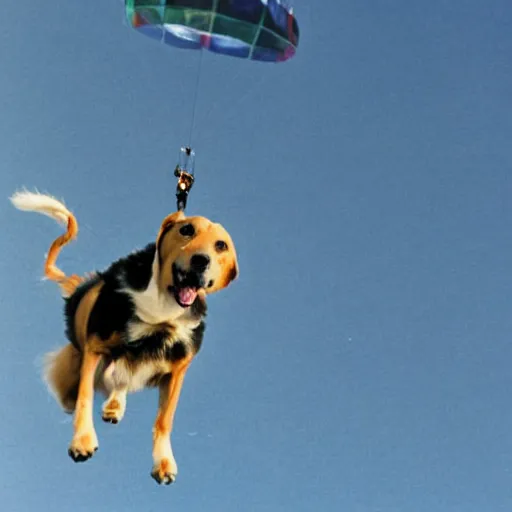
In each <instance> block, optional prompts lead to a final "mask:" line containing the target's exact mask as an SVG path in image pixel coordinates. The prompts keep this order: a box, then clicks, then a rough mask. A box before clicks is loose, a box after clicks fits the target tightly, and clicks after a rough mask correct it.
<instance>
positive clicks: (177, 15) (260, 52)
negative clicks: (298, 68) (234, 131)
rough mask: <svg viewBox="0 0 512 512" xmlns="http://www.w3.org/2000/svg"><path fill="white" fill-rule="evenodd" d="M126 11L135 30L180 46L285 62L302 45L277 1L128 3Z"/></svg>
mask: <svg viewBox="0 0 512 512" xmlns="http://www.w3.org/2000/svg"><path fill="white" fill-rule="evenodd" d="M125 11H126V17H127V19H128V22H129V23H130V25H131V26H132V27H133V28H134V29H135V30H137V31H139V32H142V33H143V34H145V35H147V36H149V37H152V38H154V39H157V40H159V41H161V42H163V43H165V44H168V45H170V46H174V47H177V48H184V49H191V50H201V49H203V48H204V49H206V50H209V51H211V52H215V53H220V54H224V55H230V56H232V57H240V58H244V59H251V60H257V61H266V62H283V61H286V60H288V59H290V58H291V57H293V56H294V55H295V51H296V49H297V46H298V42H299V27H298V24H297V21H296V19H295V17H294V15H293V14H292V13H291V12H290V11H289V10H288V9H287V8H286V7H284V6H283V5H282V4H281V3H280V1H279V0H125Z"/></svg>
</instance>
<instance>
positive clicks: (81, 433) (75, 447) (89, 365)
mask: <svg viewBox="0 0 512 512" xmlns="http://www.w3.org/2000/svg"><path fill="white" fill-rule="evenodd" d="M100 359H101V355H100V354H96V353H94V352H92V351H91V350H90V349H89V348H88V347H87V345H86V346H85V349H84V355H83V360H82V367H81V370H80V384H79V386H78V398H77V401H76V408H75V418H74V435H73V439H72V441H71V444H70V446H69V450H68V453H69V456H70V457H71V458H72V459H73V460H74V461H75V462H83V461H85V460H87V459H89V458H91V457H92V456H93V454H94V452H95V451H96V450H97V449H98V438H97V436H96V431H95V430H94V423H93V417H92V408H93V399H94V375H95V372H96V368H97V367H98V363H99V361H100Z"/></svg>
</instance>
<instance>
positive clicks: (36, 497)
mask: <svg viewBox="0 0 512 512" xmlns="http://www.w3.org/2000/svg"><path fill="white" fill-rule="evenodd" d="M32 4H37V5H32ZM294 5H295V13H296V15H297V17H298V19H299V23H300V28H301V41H300V47H299V51H298V53H297V55H296V57H295V58H294V59H292V60H291V61H289V62H287V63H284V64H280V65H266V64H258V63H253V62H245V61H240V60H237V59H230V58H223V57H220V56H215V55H211V54H204V55H203V66H202V74H201V81H200V90H199V99H198V110H197V117H196V129H195V130H194V138H193V145H194V147H195V149H196V152H197V164H196V177H197V182H196V185H195V186H194V189H193V191H192V193H191V196H190V200H189V206H188V212H189V213H190V214H200V215H205V216H208V217H211V218H213V219H215V220H218V221H220V222H222V223H223V224H224V225H225V226H226V227H227V229H228V230H229V231H230V232H231V234H232V235H233V237H234V239H235V242H236V244H237V248H238V252H239V256H240V269H241V274H240V279H239V281H238V282H237V283H236V284H235V285H233V286H232V287H231V288H230V289H229V291H226V292H224V293H221V294H219V295H217V296H215V297H212V298H211V300H210V314H209V321H208V329H207V335H206V339H205V343H204V345H203V349H202V351H201V353H200V356H199V357H198V358H197V359H196V360H195V362H194V363H193V365H192V367H191V369H190V371H189V373H188V375H187V378H186V381H185V387H184V390H183V393H182V396H181V400H180V404H179V407H178V412H177V418H176V424H175V431H174V434H173V447H174V452H175V455H176V458H177V461H178V465H179V471H180V472H179V476H178V479H177V481H176V483H175V484H174V485H173V486H171V487H162V488H160V487H158V486H157V485H156V484H155V483H154V481H153V480H152V479H151V478H150V476H149V473H150V469H151V426H152V422H153V420H154V416H155V413H156V405H157V396H156V393H155V392H149V391H148V392H143V393H140V394H137V395H132V396H130V397H129V400H128V409H127V414H126V416H125V418H124V420H123V422H122V423H121V424H119V425H118V426H115V427H114V426H111V425H104V424H103V423H102V422H101V418H100V414H99V410H100V404H101V399H100V398H98V400H97V403H96V407H95V421H96V428H97V432H98V436H99V440H100V450H99V451H98V453H97V454H96V455H95V457H94V458H93V459H92V460H91V461H89V462H87V463H85V464H81V465H76V464H74V463H73V462H72V461H71V459H70V458H69V457H68V455H67V446H68V443H69V440H70V438H71V423H70V418H69V417H68V416H66V415H64V414H63V413H62V412H61V411H60V410H59V409H58V407H57V405H56V404H55V403H54V401H53V399H52V398H51V397H50V396H49V395H48V393H47V392H46V389H45V387H44V385H43V384H42V382H41V379H40V374H39V363H40V359H41V357H42V355H43V354H44V353H45V352H47V351H48V350H51V349H53V348H54V347H57V346H60V345H61V344H63V343H64V334H63V331H64V326H63V322H62V316H63V315H62V300H61V298H60V296H59V293H58V289H57V287H56V286H55V285H54V284H53V283H48V282H43V281H41V279H40V278H41V275H42V264H43V259H44V255H45V252H46V250H47V249H48V246H49V243H50V242H51V241H52V240H53V238H55V237H56V236H57V235H58V234H59V233H60V228H59V227H58V226H57V225H56V224H53V223H52V222H51V221H50V220H49V219H46V218H44V217H41V216H37V215H35V214H32V215H29V214H26V213H22V212H19V211H16V210H15V209H14V208H13V207H12V206H11V204H10V203H9V202H8V200H7V198H8V196H9V195H10V194H11V193H12V192H13V191H14V190H15V189H17V188H19V187H22V186H27V187H29V188H33V187H37V188H38V189H40V190H43V191H48V192H50V193H52V194H54V195H56V196H58V197H63V198H64V199H65V200H66V203H67V204H68V205H69V207H70V208H71V209H72V210H73V211H74V212H75V214H76V215H77V217H78V221H79V224H80V228H81V231H80V234H79V238H78V241H77V242H76V243H74V244H73V245H72V246H69V247H67V248H66V250H65V251H64V252H63V253H62V257H61V259H60V260H59V261H60V263H61V266H62V268H63V269H64V270H66V271H67V272H70V273H72V272H86V271H89V270H92V269H96V268H100V269H101V268H105V267H106V266H107V265H108V264H109V263H110V262H111V261H112V260H113V259H116V258H117V257H119V256H122V255H124V254H126V253H127V252H129V251H131V250H132V249H135V248H137V247H142V246H143V245H145V244H146V243H147V242H149V241H151V240H153V238H154V236H155V235H156V233H157V230H158V226H159V223H160V221H161V219H162V218H163V217H164V216H165V215H166V214H167V213H169V212H170V211H172V210H173V208H174V207H175V200H174V195H173V194H174V187H175V182H174V178H173V177H172V169H173V166H174V165H175V160H176V156H177V153H178V150H179V147H180V146H181V145H182V144H184V143H186V142H188V134H189V127H190V124H189V123H190V114H191V102H192V98H193V85H194V83H195V71H196V66H197V60H198V56H199V54H198V53H194V52H180V51H173V50H172V49H169V48H166V47H164V46H162V45H158V44H157V43H155V42H154V41H152V40H150V39H148V38H144V37H143V36H142V35H140V34H137V33H135V32H134V31H132V30H131V29H129V27H128V26H127V25H126V23H124V20H123V9H122V2H121V1H119V0H109V1H104V2H102V6H101V9H100V8H98V7H96V6H95V2H90V3H88V4H84V3H82V4H80V6H78V4H76V3H75V2H57V1H55V0H49V1H46V2H35V3H34V2H31V3H29V2H18V1H14V0H3V14H4V15H3V16H2V18H1V19H0V48H2V49H1V50H0V69H1V73H0V113H1V115H0V169H2V172H1V173H0V191H1V193H2V195H3V197H4V201H3V202H0V213H1V216H2V219H3V222H2V231H1V234H0V237H1V247H2V249H3V255H4V257H3V258H1V259H0V278H1V282H2V287H1V291H0V303H1V306H2V311H3V322H2V339H3V352H2V357H1V358H0V379H1V389H2V392H1V393H0V410H1V412H2V419H1V420H0V452H1V453H2V462H1V463H0V471H1V478H0V496H1V499H2V503H3V505H2V506H3V508H4V509H5V510H8V511H16V512H17V511H32V510H35V509H37V510H40V509H44V510H52V511H56V512H60V511H68V510H71V509H73V510H74V511H77V512H78V511H82V510H83V511H85V510H98V511H111V510H130V511H132V510H133V511H159V510H163V509H164V508H166V509H167V508H168V509H172V510H174V511H186V512H194V511H199V510H201V511H202V510H209V511H222V512H231V511H237V512H238V511H240V510H244V511H258V512H259V511H271V512H273V511H294V512H302V511H312V510H321V511H325V512H327V511H338V510H344V511H350V512H410V511H414V512H423V511H425V512H432V511H435V512H459V511H460V512H482V511H484V510H485V511H486V512H487V511H489V512H491V511H492V512H494V511H505V510H507V511H509V510H511V509H512V490H511V489H512V485H511V480H512V414H511V410H512V407H511V400H510V390H511V389H512V371H511V369H510V368H511V365H510V359H511V356H512V349H511V346H510V333H511V331H512V317H511V315H510V306H511V300H510V299H511V291H512V278H511V276H512V273H511V261H512V235H511V221H512V207H511V197H512V179H511V170H512V144H511V133H512V115H511V100H512V96H511V90H512V66H511V64H510V62H511V55H512V30H511V28H512V8H511V7H510V3H509V2H508V1H506V0H496V1H495V2H483V1H479V2H478V1H475V0H467V1H465V2H463V3H461V2H458V3H457V2H456V3H454V2H449V1H445V0H434V1H432V2H429V3H428V6H427V5H425V4H424V3H417V4H414V3H411V2H406V1H400V0H397V1H395V2H382V1H373V2H356V1H343V2H340V1H337V0H322V1H321V2H306V1H305V0H295V1H294Z"/></svg>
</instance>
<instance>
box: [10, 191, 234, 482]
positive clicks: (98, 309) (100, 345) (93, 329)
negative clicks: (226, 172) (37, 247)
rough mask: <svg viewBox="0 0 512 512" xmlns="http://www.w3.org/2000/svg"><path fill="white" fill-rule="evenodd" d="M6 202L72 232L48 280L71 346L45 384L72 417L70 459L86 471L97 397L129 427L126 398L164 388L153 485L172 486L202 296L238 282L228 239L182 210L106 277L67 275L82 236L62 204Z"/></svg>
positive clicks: (53, 250) (48, 370)
mask: <svg viewBox="0 0 512 512" xmlns="http://www.w3.org/2000/svg"><path fill="white" fill-rule="evenodd" d="M10 199H11V201H12V203H13V204H14V206H15V207H16V208H18V209H20V210H26V211H33V212H38V213H41V214H45V215H47V216H49V217H51V218H53V219H55V220H56V221H58V222H60V223H62V224H64V225H65V226H66V227H67V230H66V232H65V233H64V234H63V235H61V236H59V237H58V238H57V239H55V241H54V242H53V243H52V245H51V247H50V250H49V252H48V254H47V257H46V262H45V270H44V275H45V276H46V278H48V279H49V280H52V281H55V282H56V283H58V285H59V286H60V288H61V291H62V296H63V298H64V302H65V304H64V316H65V325H66V337H67V339H68V341H69V343H68V344H67V345H65V346H64V347H62V348H61V349H60V350H57V351H55V352H50V353H48V354H46V356H45V369H44V378H45V381H46V383H47V384H48V387H49V390H50V392H51V393H52V394H53V395H54V397H55V398H56V400H57V402H58V403H59V404H60V406H61V407H62V408H63V410H64V411H65V412H67V413H69V414H73V413H74V421H73V437H72V440H71V444H70V445H69V449H68V454H69V456H70V457H71V458H72V459H73V460H74V461H75V462H83V461H86V460H88V459H89V458H91V457H92V456H93V454H94V453H95V452H96V450H97V449H98V438H97V435H96V432H95V428H94V422H93V399H94V394H95V392H96V391H99V392H101V393H103V394H104V395H105V396H106V401H105V402H104V404H103V408H102V418H103V420H104V421H106V422H109V423H114V424H115V423H118V422H119V421H121V419H122V418H123V415H124V412H125V408H126V397H127V394H129V393H133V392H136V391H138V390H141V389H144V388H158V390H159V405H158V412H157V415H156V420H155V422H154V427H153V468H152V471H151V476H152V477H153V478H154V479H155V480H156V482H157V483H159V484H170V483H172V482H174V481H175V479H176V475H177V473H178V467H177V464H176V460H175V458H174V455H173V451H172V446H171V431H172V426H173V420H174V416H175V412H176V407H177V404H178V399H179V396H180V392H181V389H182V386H183V381H184V377H185V374H186V372H187V369H188V368H189V366H190V363H191V362H192V360H193V358H194V357H195V356H196V355H197V353H198V352H199V349H200V348H201V343H202V341H203V335H204V331H205V320H204V319H205V317H206V312H207V307H206V296H207V295H210V294H212V293H215V292H217V291H220V290H222V289H224V288H226V287H227V286H228V285H229V284H230V283H231V282H232V281H234V280H235V279H236V278H237V277H238V274H239V266H238V260H237V254H236V249H235V246H234V243H233V240H232V239H231V236H230V235H229V233H228V232H227V231H226V229H225V228H224V227H223V226H222V225H220V224H217V223H213V222H212V221H210V220H209V219H207V218H205V217H187V216H186V215H185V214H184V213H183V211H177V212H175V213H172V214H170V215H168V216H167V217H166V218H165V219H164V220H163V222H162V223H161V225H160V229H159V232H158V234H157V237H156V240H155V241H154V242H152V243H149V244H148V245H147V246H146V247H145V248H143V249H141V250H137V251H134V252H132V253H131V254H129V255H128V256H126V257H123V258H121V259H119V260H117V261H115V262H113V263H112V264H111V265H110V266H109V267H108V268H107V269H106V270H105V271H97V272H94V273H92V274H89V275H87V276H83V277H82V276H78V275H76V274H73V275H71V276H67V275H66V274H65V273H64V272H63V271H62V270H60V269H59V268H58V267H57V264H56V260H57V257H58V255H59V252H60V250H61V249H62V247H63V246H65V245H66V244H67V243H69V242H70V241H72V240H74V239H76V237H77V234H78V223H77V220H76V218H75V216H74V215H73V214H72V213H71V212H70V211H69V210H68V208H67V207H66V206H65V204H64V203H63V202H61V201H59V200H57V199H56V198H54V197H52V196H50V195H46V194H41V193H39V192H29V191H19V192H16V193H15V194H13V195H12V196H11V198H10Z"/></svg>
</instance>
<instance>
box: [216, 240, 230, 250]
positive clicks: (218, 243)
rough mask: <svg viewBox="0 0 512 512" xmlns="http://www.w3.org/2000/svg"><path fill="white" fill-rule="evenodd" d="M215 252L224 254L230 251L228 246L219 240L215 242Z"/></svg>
mask: <svg viewBox="0 0 512 512" xmlns="http://www.w3.org/2000/svg"><path fill="white" fill-rule="evenodd" d="M215 250H216V251H217V252H224V251H227V250H228V244H227V243H226V242H224V240H217V241H216V242H215Z"/></svg>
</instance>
